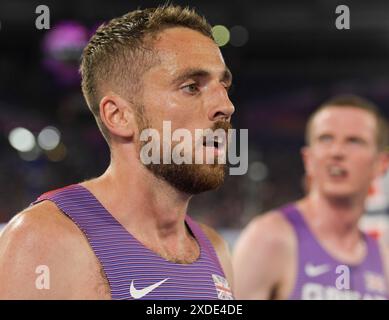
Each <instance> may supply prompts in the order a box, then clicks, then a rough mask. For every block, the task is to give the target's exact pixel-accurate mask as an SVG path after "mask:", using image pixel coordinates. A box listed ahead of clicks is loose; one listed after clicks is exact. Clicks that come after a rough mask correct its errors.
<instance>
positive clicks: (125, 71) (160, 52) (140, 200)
mask: <svg viewBox="0 0 389 320" xmlns="http://www.w3.org/2000/svg"><path fill="white" fill-rule="evenodd" d="M81 74H82V89H83V93H84V96H85V98H86V101H87V103H88V106H89V108H90V109H91V111H92V113H93V114H94V116H95V118H96V121H97V123H98V125H99V127H100V129H101V131H102V133H103V135H104V137H105V138H106V140H107V142H108V144H109V147H110V150H111V163H110V165H109V167H108V169H107V170H106V172H105V173H104V174H103V175H101V176H100V177H98V178H95V179H92V180H89V181H85V182H83V183H79V184H74V185H71V186H67V187H65V188H62V189H58V190H54V191H51V192H48V193H46V194H43V195H42V196H40V197H39V198H38V200H37V201H35V203H34V205H32V206H30V207H29V208H27V209H26V210H24V211H23V212H21V213H19V214H18V215H17V216H16V217H15V218H13V219H12V221H11V222H10V223H9V224H8V226H7V227H6V228H5V230H3V233H2V235H1V238H0V298H3V299H218V298H219V299H231V298H232V294H231V287H230V286H229V284H231V281H232V280H231V267H230V262H229V254H228V250H227V247H226V245H225V242H224V241H223V240H222V238H221V237H220V236H219V235H218V234H217V233H216V232H215V231H213V230H212V229H210V228H208V227H206V226H204V225H199V224H197V223H195V222H194V221H193V220H192V219H191V218H190V217H189V216H187V215H186V211H187V207H188V202H189V200H190V198H191V196H192V195H194V194H197V193H200V192H203V191H207V190H211V189H215V188H217V187H218V186H220V185H221V184H222V182H223V179H224V165H223V164H182V165H178V164H175V163H171V164H166V163H165V164H164V163H161V164H158V163H151V164H147V165H146V164H144V163H143V161H141V156H140V154H141V148H142V147H143V146H144V145H145V143H146V142H145V141H141V137H140V134H141V132H142V131H143V129H148V128H152V129H155V130H157V131H158V132H159V133H160V136H161V137H162V136H163V134H164V133H163V132H162V128H163V121H170V123H171V130H172V131H174V130H175V129H178V128H185V129H188V130H189V131H190V132H191V133H192V134H193V133H194V130H195V129H216V128H219V129H220V128H221V129H223V130H227V129H228V128H230V119H231V115H232V113H233V112H234V107H233V105H232V103H231V101H230V99H229V97H228V92H227V91H228V88H229V87H230V85H231V73H230V72H229V70H228V68H227V67H226V65H225V63H224V61H223V57H222V55H221V53H220V51H219V48H218V46H217V45H216V44H215V42H214V40H213V38H212V35H211V28H210V25H209V24H208V23H207V22H206V20H205V19H204V18H202V17H200V16H199V15H198V14H197V13H195V12H194V11H193V10H190V9H187V8H186V9H182V8H180V7H177V6H162V7H159V8H156V9H145V10H136V11H133V12H130V13H128V14H126V15H124V16H122V17H119V18H115V19H113V20H111V21H110V22H109V23H107V24H105V25H103V26H101V27H100V28H99V29H98V30H97V31H96V33H95V35H94V36H93V37H92V38H91V40H90V42H89V44H88V45H87V47H86V48H85V50H84V52H83V56H82V64H81ZM204 139H205V138H204V137H201V139H200V140H199V141H193V142H194V147H193V151H196V150H198V149H207V148H212V152H214V154H215V155H216V157H217V156H218V155H220V154H221V153H223V152H225V148H226V143H225V142H222V141H215V143H212V146H211V147H210V146H209V145H208V144H206V143H205V141H204ZM48 280H49V281H48Z"/></svg>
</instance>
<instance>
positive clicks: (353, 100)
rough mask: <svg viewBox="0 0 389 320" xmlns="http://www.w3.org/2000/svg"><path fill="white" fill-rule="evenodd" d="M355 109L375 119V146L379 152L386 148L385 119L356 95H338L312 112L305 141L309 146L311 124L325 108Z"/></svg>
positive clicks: (387, 129)
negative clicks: (369, 114) (363, 111)
mask: <svg viewBox="0 0 389 320" xmlns="http://www.w3.org/2000/svg"><path fill="white" fill-rule="evenodd" d="M332 107H336V108H350V107H352V108H356V109H361V110H365V111H367V112H369V113H371V114H372V115H373V116H374V118H375V119H376V123H377V127H376V130H377V146H378V148H379V150H380V151H383V150H385V149H386V148H388V145H389V126H388V122H387V120H386V118H385V117H384V116H383V115H382V114H381V112H380V109H379V108H378V107H377V106H376V105H375V104H374V103H373V102H371V101H369V100H367V99H365V98H362V97H360V96H357V95H338V96H335V97H333V98H330V99H328V100H327V101H325V102H323V103H322V104H321V105H320V106H319V107H318V108H317V109H316V110H315V112H313V113H312V114H311V115H310V117H309V119H308V122H307V126H306V131H305V140H306V143H307V144H308V145H309V144H310V142H311V131H312V122H313V120H314V118H315V117H316V115H317V114H318V113H319V112H321V111H323V110H324V109H327V108H332Z"/></svg>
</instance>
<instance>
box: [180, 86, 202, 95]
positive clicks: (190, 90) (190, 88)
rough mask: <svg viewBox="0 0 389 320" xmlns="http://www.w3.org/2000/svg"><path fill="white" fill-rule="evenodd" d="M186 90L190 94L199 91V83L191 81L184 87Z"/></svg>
mask: <svg viewBox="0 0 389 320" xmlns="http://www.w3.org/2000/svg"><path fill="white" fill-rule="evenodd" d="M183 89H184V91H185V92H187V93H190V94H194V93H197V92H198V91H199V87H198V85H197V83H191V84H188V85H186V86H184V87H183Z"/></svg>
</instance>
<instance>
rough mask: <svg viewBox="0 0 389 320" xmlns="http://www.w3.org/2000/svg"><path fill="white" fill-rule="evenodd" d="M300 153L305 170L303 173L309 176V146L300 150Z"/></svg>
mask: <svg viewBox="0 0 389 320" xmlns="http://www.w3.org/2000/svg"><path fill="white" fill-rule="evenodd" d="M300 153H301V159H302V161H303V164H304V169H305V173H306V175H309V173H310V171H311V170H310V148H309V146H304V147H302V148H301V150H300Z"/></svg>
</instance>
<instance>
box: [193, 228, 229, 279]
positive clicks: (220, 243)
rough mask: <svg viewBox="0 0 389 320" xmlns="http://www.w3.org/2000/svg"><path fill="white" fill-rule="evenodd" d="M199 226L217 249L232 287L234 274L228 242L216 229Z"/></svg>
mask: <svg viewBox="0 0 389 320" xmlns="http://www.w3.org/2000/svg"><path fill="white" fill-rule="evenodd" d="M199 225H200V228H201V229H202V230H203V232H204V233H205V235H206V236H207V237H208V239H209V240H210V241H211V243H212V245H213V247H214V248H215V251H216V254H217V256H218V258H219V261H220V264H221V265H222V268H223V271H224V274H225V275H226V277H227V280H228V282H229V284H230V286H232V284H233V274H232V265H231V254H230V249H229V247H228V244H227V241H226V240H224V238H223V237H222V236H221V235H220V234H219V233H218V232H217V231H216V230H215V229H213V228H211V227H209V226H207V225H205V224H202V223H199Z"/></svg>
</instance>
